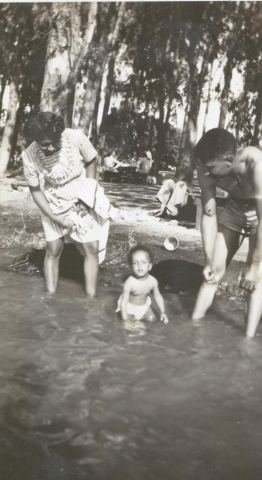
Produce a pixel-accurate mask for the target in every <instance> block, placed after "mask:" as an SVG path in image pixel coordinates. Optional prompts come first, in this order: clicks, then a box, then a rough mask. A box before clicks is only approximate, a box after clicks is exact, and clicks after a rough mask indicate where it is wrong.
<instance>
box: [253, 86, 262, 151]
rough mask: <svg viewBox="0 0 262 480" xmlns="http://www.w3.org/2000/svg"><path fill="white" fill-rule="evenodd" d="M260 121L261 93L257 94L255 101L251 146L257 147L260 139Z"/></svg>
mask: <svg viewBox="0 0 262 480" xmlns="http://www.w3.org/2000/svg"><path fill="white" fill-rule="evenodd" d="M261 120H262V91H261V90H260V91H259V92H258V97H257V99H256V116H255V121H254V134H253V139H252V142H251V145H252V146H255V147H259V143H260V138H261Z"/></svg>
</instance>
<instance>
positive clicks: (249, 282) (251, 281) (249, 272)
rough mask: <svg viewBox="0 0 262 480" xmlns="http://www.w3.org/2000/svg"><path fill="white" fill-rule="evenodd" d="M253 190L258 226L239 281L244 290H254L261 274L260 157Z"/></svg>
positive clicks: (261, 214) (261, 204)
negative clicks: (249, 254) (249, 255)
mask: <svg viewBox="0 0 262 480" xmlns="http://www.w3.org/2000/svg"><path fill="white" fill-rule="evenodd" d="M253 188H254V197H255V199H256V213H257V217H258V226H257V230H256V234H255V245H254V249H253V252H252V254H251V257H250V258H249V259H248V264H247V266H246V268H245V270H244V271H243V273H242V275H241V279H240V286H241V287H242V288H245V289H246V290H251V291H252V290H254V289H255V288H256V285H257V283H258V281H259V280H260V277H261V273H260V272H259V267H260V264H261V261H262V155H261V161H259V162H258V163H257V164H256V165H255V167H254V169H253Z"/></svg>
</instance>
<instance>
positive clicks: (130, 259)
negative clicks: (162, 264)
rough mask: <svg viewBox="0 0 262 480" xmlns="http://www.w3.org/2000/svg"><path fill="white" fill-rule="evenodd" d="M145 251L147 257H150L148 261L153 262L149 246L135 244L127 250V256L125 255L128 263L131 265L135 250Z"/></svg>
mask: <svg viewBox="0 0 262 480" xmlns="http://www.w3.org/2000/svg"><path fill="white" fill-rule="evenodd" d="M141 251H142V252H146V253H147V254H148V256H149V259H150V263H153V262H154V257H153V253H152V252H151V250H150V248H148V247H147V246H146V245H141V244H140V245H135V246H134V247H133V248H131V250H129V252H128V256H127V261H128V263H129V265H130V266H131V265H132V257H133V255H134V253H135V252H141Z"/></svg>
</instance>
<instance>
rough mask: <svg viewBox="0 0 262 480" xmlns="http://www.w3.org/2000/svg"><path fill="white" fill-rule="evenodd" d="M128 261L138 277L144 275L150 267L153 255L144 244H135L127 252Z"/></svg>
mask: <svg viewBox="0 0 262 480" xmlns="http://www.w3.org/2000/svg"><path fill="white" fill-rule="evenodd" d="M128 263H129V265H130V267H131V268H132V270H133V272H134V274H135V276H136V277H138V278H143V277H145V276H146V275H147V274H148V272H149V271H150V270H151V268H152V264H153V255H152V252H151V251H150V249H149V248H148V247H146V246H145V245H136V246H135V247H133V248H131V250H130V252H129V253H128Z"/></svg>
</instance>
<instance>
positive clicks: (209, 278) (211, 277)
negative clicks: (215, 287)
mask: <svg viewBox="0 0 262 480" xmlns="http://www.w3.org/2000/svg"><path fill="white" fill-rule="evenodd" d="M203 276H204V279H205V281H206V283H208V284H212V283H216V281H217V279H216V275H215V271H214V266H213V265H212V263H207V264H206V266H205V267H204V270H203Z"/></svg>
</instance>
